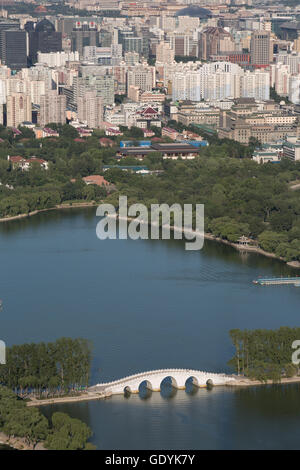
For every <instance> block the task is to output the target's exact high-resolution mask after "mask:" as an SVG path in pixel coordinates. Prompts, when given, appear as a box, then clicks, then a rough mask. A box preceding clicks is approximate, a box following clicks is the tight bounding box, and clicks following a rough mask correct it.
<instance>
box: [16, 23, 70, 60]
mask: <svg viewBox="0 0 300 470" xmlns="http://www.w3.org/2000/svg"><path fill="white" fill-rule="evenodd" d="M25 27H26V25H25ZM27 29H28V36H29V54H28V55H29V60H30V62H31V63H34V62H36V61H37V53H38V52H59V51H61V50H62V34H61V33H58V32H56V31H55V27H54V25H53V24H52V23H51V22H50V21H49V20H46V18H45V19H43V20H42V21H39V22H38V23H37V25H36V27H35V29H34V30H32V27H31V26H30V28H29V27H27Z"/></svg>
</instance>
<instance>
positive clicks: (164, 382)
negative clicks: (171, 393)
mask: <svg viewBox="0 0 300 470" xmlns="http://www.w3.org/2000/svg"><path fill="white" fill-rule="evenodd" d="M168 384H170V385H172V387H173V388H178V385H177V381H176V380H175V379H174V377H172V376H171V375H167V376H166V377H165V378H164V379H163V380H162V381H161V382H160V388H161V387H162V386H164V385H168Z"/></svg>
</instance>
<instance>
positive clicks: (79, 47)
mask: <svg viewBox="0 0 300 470" xmlns="http://www.w3.org/2000/svg"><path fill="white" fill-rule="evenodd" d="M71 39H72V43H71V49H72V51H78V52H79V55H80V56H83V48H84V47H85V46H99V33H98V31H97V25H96V23H95V22H94V21H90V22H89V23H88V22H83V23H82V22H80V21H77V22H76V24H75V27H74V28H73V31H72V33H71Z"/></svg>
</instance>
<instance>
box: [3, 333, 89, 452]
mask: <svg viewBox="0 0 300 470" xmlns="http://www.w3.org/2000/svg"><path fill="white" fill-rule="evenodd" d="M90 362H91V346H90V344H89V342H88V341H87V340H85V339H81V338H77V339H72V338H60V339H58V340H56V341H55V342H53V343H38V344H35V343H31V344H22V345H17V346H12V347H9V348H7V351H6V364H5V365H1V367H0V431H2V432H3V433H4V434H5V435H6V436H9V437H11V436H13V437H14V438H23V439H24V443H25V445H27V446H30V447H31V448H35V447H36V445H37V444H38V443H42V444H43V446H44V447H45V448H47V449H50V450H76V449H78V450H80V449H81V450H83V449H92V448H93V446H92V445H91V444H90V443H89V442H88V439H89V438H90V437H91V435H92V432H91V430H90V428H89V427H88V426H87V425H86V424H85V423H83V422H81V421H80V420H78V419H73V418H71V417H69V416H68V415H66V414H64V413H59V412H58V413H54V414H53V415H52V417H51V419H50V420H49V421H48V419H47V418H46V417H45V416H44V415H43V414H42V413H41V411H40V410H39V409H37V408H35V407H27V406H26V401H27V400H28V399H30V398H32V397H34V398H35V399H39V398H45V397H54V396H64V395H74V394H78V393H80V392H81V391H82V390H83V389H85V388H86V387H87V386H88V383H89V377H90Z"/></svg>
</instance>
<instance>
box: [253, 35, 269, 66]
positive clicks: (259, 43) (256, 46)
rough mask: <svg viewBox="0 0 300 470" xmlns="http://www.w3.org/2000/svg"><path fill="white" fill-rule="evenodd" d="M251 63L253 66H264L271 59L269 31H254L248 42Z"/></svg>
mask: <svg viewBox="0 0 300 470" xmlns="http://www.w3.org/2000/svg"><path fill="white" fill-rule="evenodd" d="M250 52H251V63H252V65H253V66H254V67H266V66H268V65H269V64H270V63H271V62H272V60H273V51H272V43H271V36H270V32H269V31H254V32H253V33H252V36H251V43H250Z"/></svg>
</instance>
